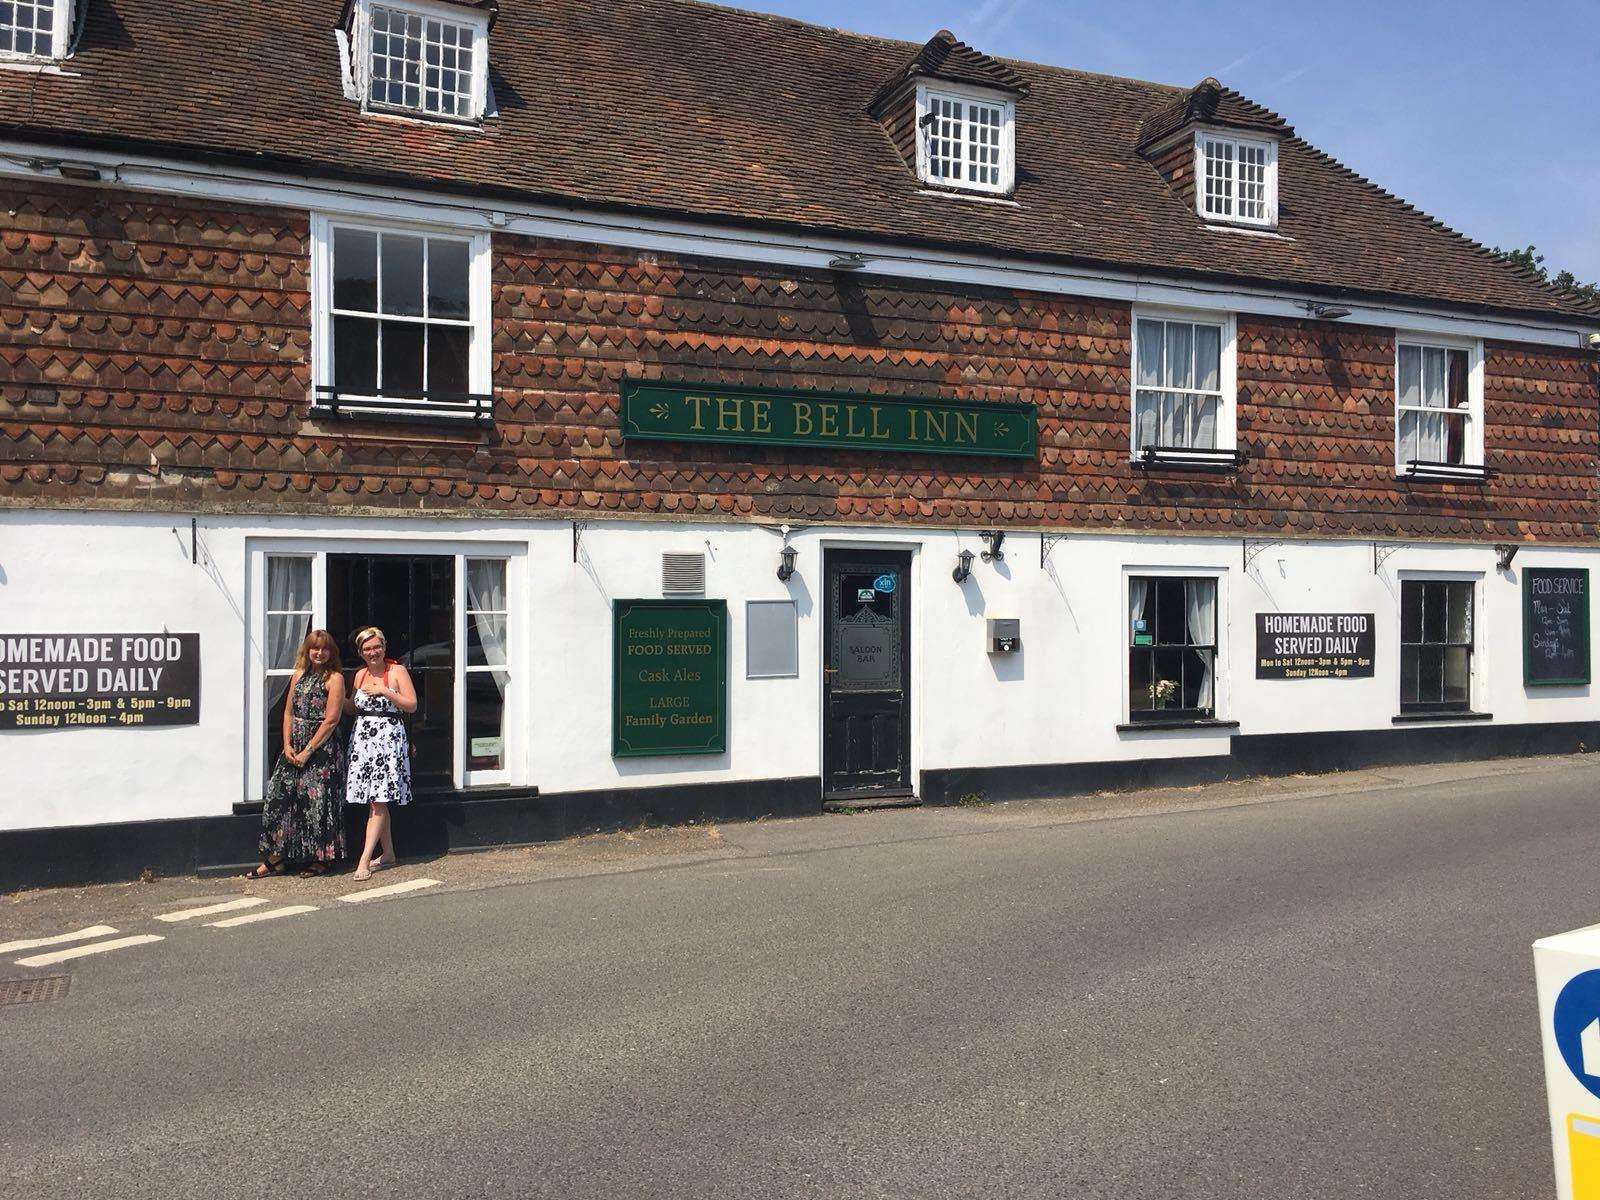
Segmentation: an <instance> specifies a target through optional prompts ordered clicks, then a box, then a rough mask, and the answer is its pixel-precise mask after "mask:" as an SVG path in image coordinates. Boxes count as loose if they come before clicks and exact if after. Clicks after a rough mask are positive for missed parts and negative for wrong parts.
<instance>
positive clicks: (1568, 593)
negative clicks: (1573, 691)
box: [1522, 567, 1589, 687]
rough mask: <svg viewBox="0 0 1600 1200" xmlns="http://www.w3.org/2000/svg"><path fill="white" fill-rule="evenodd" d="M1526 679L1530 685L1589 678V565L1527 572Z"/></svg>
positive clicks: (1524, 601) (1524, 604) (1524, 579)
mask: <svg viewBox="0 0 1600 1200" xmlns="http://www.w3.org/2000/svg"><path fill="white" fill-rule="evenodd" d="M1522 682H1523V683H1524V684H1525V685H1527V686H1528V687H1538V686H1553V685H1558V684H1577V683H1588V682H1589V572H1588V570H1587V569H1586V568H1583V567H1528V568H1526V569H1525V570H1524V571H1523V572H1522Z"/></svg>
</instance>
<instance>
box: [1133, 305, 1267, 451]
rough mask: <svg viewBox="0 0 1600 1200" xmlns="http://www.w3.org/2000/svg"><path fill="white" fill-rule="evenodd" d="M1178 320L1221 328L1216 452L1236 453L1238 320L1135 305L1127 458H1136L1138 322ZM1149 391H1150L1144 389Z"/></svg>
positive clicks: (1217, 314) (1230, 315) (1200, 311)
mask: <svg viewBox="0 0 1600 1200" xmlns="http://www.w3.org/2000/svg"><path fill="white" fill-rule="evenodd" d="M1140 321H1178V322H1181V323H1184V324H1189V325H1216V326H1219V327H1220V328H1221V329H1222V342H1221V345H1222V361H1221V363H1220V364H1219V369H1218V374H1217V382H1218V383H1219V384H1220V385H1221V387H1222V399H1221V401H1220V403H1219V404H1218V405H1217V445H1216V449H1218V450H1236V449H1238V445H1239V420H1238V408H1239V346H1238V324H1239V323H1238V320H1237V319H1236V318H1235V316H1234V314H1233V313H1231V312H1230V313H1221V312H1216V311H1209V310H1205V309H1187V308H1154V307H1145V306H1142V305H1140V306H1136V307H1135V308H1134V309H1133V319H1132V321H1131V322H1130V324H1129V325H1128V339H1129V343H1130V344H1129V348H1128V458H1129V460H1130V461H1137V460H1138V458H1139V391H1140V388H1139V322H1140ZM1144 390H1146V391H1149V390H1151V389H1149V388H1146V389H1144ZM1154 390H1156V391H1179V390H1184V391H1189V392H1193V391H1195V390H1197V389H1194V388H1188V389H1176V388H1157V389H1154Z"/></svg>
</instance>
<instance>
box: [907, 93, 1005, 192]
mask: <svg viewBox="0 0 1600 1200" xmlns="http://www.w3.org/2000/svg"><path fill="white" fill-rule="evenodd" d="M935 99H941V100H953V101H956V102H958V103H960V104H986V105H989V106H991V107H994V108H998V109H999V110H1000V181H999V182H998V183H994V184H988V183H973V182H970V181H968V180H966V179H960V180H955V179H942V178H939V177H938V176H936V175H934V174H933V167H932V162H931V155H930V154H929V153H928V141H929V138H930V137H931V136H932V135H931V133H930V131H929V128H928V127H927V126H926V125H924V123H923V122H924V120H925V119H926V118H927V116H928V114H929V113H930V112H931V111H932V106H933V101H934V100H935ZM1016 125H1017V105H1016V101H1015V100H1013V99H1012V98H1011V97H1009V96H1007V95H1005V94H1004V93H1001V92H995V91H991V90H990V89H988V88H980V87H972V86H970V85H968V84H961V83H946V82H943V81H941V82H939V83H937V84H918V85H917V122H916V131H917V178H918V179H919V180H921V181H922V182H923V183H926V184H931V185H932V186H934V187H941V188H955V189H958V190H960V191H963V192H983V193H985V194H987V195H995V196H1003V195H1009V194H1010V193H1011V192H1012V191H1013V190H1014V189H1015V187H1016V176H1017V170H1016V158H1017V153H1016ZM970 127H971V122H970V121H968V120H967V119H966V115H965V113H964V112H963V115H962V121H961V128H962V139H961V145H962V159H961V161H962V166H963V168H965V166H966V164H967V163H968V161H969V159H968V157H967V147H968V146H969V145H970V144H971V142H970V136H969V130H970Z"/></svg>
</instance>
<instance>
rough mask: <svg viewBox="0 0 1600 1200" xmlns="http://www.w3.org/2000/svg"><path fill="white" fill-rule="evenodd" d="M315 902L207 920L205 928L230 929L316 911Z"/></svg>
mask: <svg viewBox="0 0 1600 1200" xmlns="http://www.w3.org/2000/svg"><path fill="white" fill-rule="evenodd" d="M316 911H317V906H316V905H315V904H290V905H286V906H285V907H283V908H269V909H267V911H266V912H258V913H245V915H244V916H242V917H229V918H228V919H227V920H226V921H207V922H206V928H207V929H232V928H233V927H234V926H235V925H252V924H254V923H255V922H257V921H273V920H276V919H277V918H279V917H298V916H299V915H300V914H301V913H308V912H316Z"/></svg>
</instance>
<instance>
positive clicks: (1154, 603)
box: [1126, 575, 1220, 725]
mask: <svg viewBox="0 0 1600 1200" xmlns="http://www.w3.org/2000/svg"><path fill="white" fill-rule="evenodd" d="M1140 582H1143V583H1146V584H1148V585H1149V589H1150V590H1149V591H1148V593H1147V594H1146V597H1145V612H1144V614H1142V615H1141V616H1140V617H1135V616H1134V614H1133V587H1134V584H1136V583H1140ZM1190 583H1204V584H1207V585H1209V586H1210V587H1211V640H1210V641H1209V642H1192V641H1190V640H1189V624H1188V618H1187V612H1186V608H1185V606H1184V605H1183V604H1182V603H1181V602H1180V605H1179V608H1180V610H1182V611H1185V617H1184V619H1183V621H1182V628H1181V631H1180V635H1181V638H1182V640H1181V641H1176V642H1173V641H1167V642H1163V641H1162V640H1161V637H1162V633H1163V631H1162V629H1161V628H1160V610H1161V607H1162V606H1161V598H1160V589H1161V588H1163V587H1166V588H1177V589H1178V590H1179V592H1180V594H1181V593H1182V590H1183V588H1184V586H1185V585H1186V584H1190ZM1219 592H1220V588H1219V587H1218V584H1217V577H1216V576H1214V575H1131V576H1129V577H1128V591H1127V596H1128V600H1127V605H1126V611H1127V613H1128V641H1127V648H1128V657H1127V672H1128V721H1129V723H1130V724H1134V725H1137V724H1140V723H1143V722H1157V721H1159V722H1173V721H1195V722H1201V721H1213V720H1215V719H1216V713H1217V622H1218V619H1219V618H1218V612H1217V608H1218V594H1219ZM1141 619H1142V620H1144V621H1145V622H1146V625H1147V628H1146V629H1145V630H1143V631H1138V630H1136V629H1135V628H1134V622H1135V621H1136V620H1141ZM1151 625H1154V628H1151V627H1150V626H1151ZM1140 632H1144V633H1147V634H1149V635H1150V636H1151V638H1152V641H1151V643H1150V644H1149V645H1138V644H1136V643H1135V639H1136V638H1137V637H1138V636H1139V633H1140ZM1163 652H1164V653H1166V654H1168V655H1170V654H1172V653H1174V652H1177V653H1178V654H1179V659H1178V662H1179V679H1178V696H1179V698H1180V700H1181V699H1182V698H1183V696H1184V695H1185V694H1186V693H1187V691H1188V689H1187V687H1186V683H1187V678H1188V667H1189V656H1190V654H1207V655H1209V656H1210V658H1209V661H1210V671H1211V703H1210V704H1209V705H1205V706H1190V707H1184V706H1181V705H1180V706H1178V707H1168V708H1162V707H1159V706H1157V705H1156V702H1155V697H1154V696H1153V695H1150V694H1149V693H1150V689H1151V687H1152V686H1153V681H1154V680H1155V674H1156V670H1155V666H1156V661H1157V659H1158V657H1159V656H1160V655H1161V654H1162V653H1163ZM1141 657H1142V658H1144V659H1145V660H1146V661H1147V663H1148V667H1147V670H1146V671H1145V673H1144V678H1147V679H1149V680H1151V681H1152V683H1151V684H1147V685H1145V687H1144V688H1143V689H1141V688H1139V687H1136V686H1135V680H1136V679H1137V678H1139V673H1138V668H1137V667H1136V665H1135V664H1136V663H1137V662H1138V661H1139V660H1140V659H1141ZM1141 690H1142V691H1143V692H1144V693H1145V694H1146V695H1147V696H1148V706H1147V707H1141V698H1140V692H1141Z"/></svg>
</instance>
